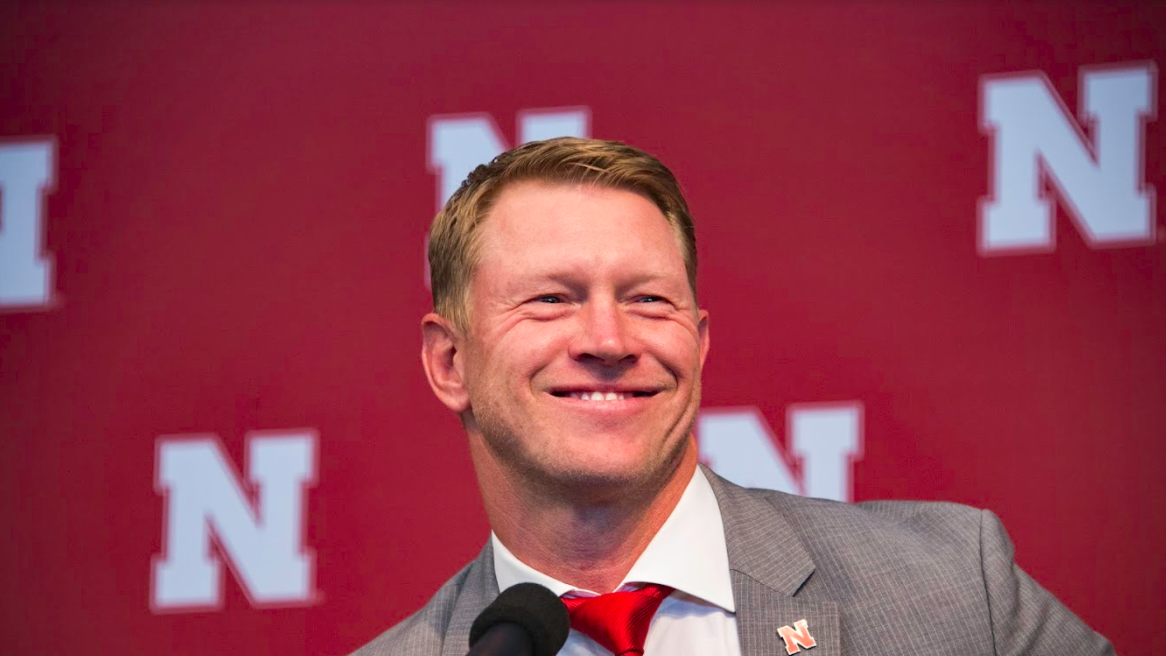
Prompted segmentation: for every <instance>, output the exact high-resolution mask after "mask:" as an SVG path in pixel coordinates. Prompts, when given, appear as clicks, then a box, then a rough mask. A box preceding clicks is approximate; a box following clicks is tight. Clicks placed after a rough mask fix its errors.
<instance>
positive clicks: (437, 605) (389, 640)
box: [352, 563, 473, 656]
mask: <svg viewBox="0 0 1166 656" xmlns="http://www.w3.org/2000/svg"><path fill="white" fill-rule="evenodd" d="M472 565H473V563H470V564H468V565H466V566H465V567H463V568H462V569H461V571H459V572H458V573H457V574H454V575H453V577H452V578H450V579H449V580H448V581H446V582H445V583H444V584H443V585H442V586H441V587H440V588H438V590H437V592H436V593H435V594H434V595H433V597H432V598H431V599H430V600H429V602H428V603H426V604H425V605H424V606H422V607H421V609H420V610H418V611H417V612H415V613H413V614H412V615H410V616H409V617H407V618H405V619H404V620H401V622H399V623H398V624H397V625H395V626H393V627H392V628H390V629H389V630H388V631H385V632H384V633H382V634H380V635H379V636H377V637H376V638H374V639H373V640H372V642H370V643H368V644H367V645H365V646H363V647H361V648H360V649H358V650H357V651H355V652H353V653H352V656H429V655H430V654H432V655H433V656H436V655H437V654H440V653H441V648H442V644H443V641H444V637H445V632H446V627H448V626H449V620H450V617H451V616H452V615H453V609H454V606H455V605H456V603H457V599H458V596H459V595H460V594H461V591H462V588H463V587H464V586H465V582H466V577H467V576H468V575H469V571H470V567H471V566H472Z"/></svg>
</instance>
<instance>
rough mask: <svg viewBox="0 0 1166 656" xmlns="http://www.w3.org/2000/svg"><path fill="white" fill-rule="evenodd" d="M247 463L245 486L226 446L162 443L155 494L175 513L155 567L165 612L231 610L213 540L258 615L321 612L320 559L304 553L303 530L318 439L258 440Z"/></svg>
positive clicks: (306, 435)
mask: <svg viewBox="0 0 1166 656" xmlns="http://www.w3.org/2000/svg"><path fill="white" fill-rule="evenodd" d="M246 459H247V464H248V467H247V479H248V480H247V482H246V483H245V482H243V481H240V480H239V478H238V477H237V476H236V475H235V473H234V468H233V467H232V465H231V464H230V462H229V461H228V459H227V457H226V456H225V454H224V452H223V448H222V445H221V443H220V442H219V440H218V438H217V437H215V436H203V437H190V436H185V437H162V438H159V440H158V446H157V462H156V463H155V465H156V467H157V470H156V476H157V480H156V482H155V485H156V488H157V490H158V492H159V493H160V494H162V495H163V496H164V497H165V499H166V502H165V503H166V513H165V520H164V526H163V536H162V544H163V546H162V548H163V553H162V555H161V556H160V557H155V559H154V567H153V581H152V595H151V600H150V601H151V607H152V608H153V609H154V610H155V611H175V610H179V611H188V610H200V609H208V608H221V607H222V603H223V593H222V578H223V575H222V566H221V565H222V563H221V562H220V560H219V558H218V557H217V555H216V554H215V553H213V551H212V547H211V541H212V538H213V539H214V541H215V542H217V545H218V551H219V553H220V554H222V555H225V556H227V557H228V559H229V562H230V564H231V565H232V566H233V567H232V569H233V572H234V574H235V577H236V579H237V580H238V581H239V583H240V585H241V586H242V588H243V591H244V593H245V594H246V595H247V598H248V599H249V600H250V601H251V604H252V605H253V606H272V605H280V606H282V605H305V604H310V603H312V601H313V597H314V573H315V572H314V570H315V555H314V554H313V553H312V552H310V551H309V550H306V549H305V548H304V544H303V538H304V535H303V530H304V520H305V513H304V510H305V507H304V488H305V487H307V486H309V485H312V484H314V483H315V479H316V435H315V434H314V433H312V432H310V431H298V432H295V433H286V432H284V433H281V434H267V435H262V436H261V435H256V434H251V435H248V436H247V458H246ZM249 491H253V492H254V494H249Z"/></svg>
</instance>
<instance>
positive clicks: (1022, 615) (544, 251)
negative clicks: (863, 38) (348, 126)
mask: <svg viewBox="0 0 1166 656" xmlns="http://www.w3.org/2000/svg"><path fill="white" fill-rule="evenodd" d="M429 259H430V265H431V270H432V279H433V298H434V312H432V313H430V314H427V315H426V316H425V317H424V319H422V335H423V348H422V356H421V357H422V363H423V365H424V369H425V373H426V375H427V377H428V379H429V383H430V385H431V386H432V388H433V391H434V393H435V394H436V395H437V397H438V399H440V400H441V402H442V403H444V404H445V405H446V406H447V407H449V409H450V410H452V411H453V412H454V413H456V414H457V416H458V417H459V418H460V419H461V422H462V425H463V426H464V427H465V430H466V434H467V436H468V439H469V445H470V454H471V456H472V459H473V463H474V468H475V471H476V473H477V476H478V483H479V486H480V489H481V492H482V498H483V501H484V504H485V508H486V513H487V516H488V518H489V521H490V526H491V528H492V535H491V536H490V539H489V541H488V542H487V544H486V546H485V548H484V549H483V551H482V553H481V555H480V556H479V557H478V558H477V559H476V560H474V561H473V562H472V563H470V564H469V565H467V566H466V567H465V568H464V569H463V570H462V571H461V572H459V573H458V574H457V575H455V576H454V577H453V578H452V579H451V580H450V581H449V582H448V583H446V584H445V585H444V586H443V587H442V588H441V589H440V590H439V591H438V593H437V594H436V595H435V596H434V598H433V600H432V601H430V603H429V604H428V605H426V606H425V607H424V608H422V609H421V610H420V611H418V612H417V613H416V614H414V615H413V616H412V617H410V618H408V619H407V620H405V621H404V622H402V623H401V624H399V625H398V626H396V627H394V628H393V629H391V630H389V631H388V632H386V633H385V634H383V635H382V636H380V637H379V638H377V639H376V640H374V641H373V642H372V643H370V644H369V645H367V646H366V647H365V648H364V649H362V650H361V651H360V652H358V653H359V654H367V655H372V654H381V655H389V654H391V655H394V656H398V655H399V656H414V655H416V656H428V655H438V654H442V655H445V656H451V655H455V654H457V655H460V654H464V653H465V652H466V650H467V646H468V635H469V630H470V625H471V623H472V622H473V620H474V618H475V617H477V615H478V614H479V613H480V612H481V611H482V610H483V609H484V608H485V607H486V606H487V605H488V604H489V603H490V602H491V601H493V599H494V598H495V597H497V596H498V594H499V591H500V590H503V589H506V588H509V587H511V586H513V585H516V584H518V583H523V582H534V583H539V584H542V585H544V586H546V587H548V588H550V589H551V590H552V591H553V592H555V593H556V594H558V595H560V596H561V597H563V599H564V603H565V604H566V605H567V607H568V608H569V609H570V611H571V622H572V630H571V633H570V636H569V638H568V640H567V643H566V645H565V646H564V647H563V649H562V650H561V652H560V653H561V654H566V655H568V656H579V655H599V656H606V655H607V654H617V655H618V654H627V653H633V654H636V653H646V654H648V655H649V656H673V655H677V656H682V655H687V654H691V655H694V656H695V655H700V656H716V655H727V656H738V655H745V656H762V655H765V656H771V655H774V654H783V653H784V654H793V653H798V652H800V651H803V650H809V649H813V650H815V653H817V654H850V653H853V654H865V653H881V654H908V653H909V654H952V655H953V656H954V655H957V654H958V655H960V656H963V655H967V654H1050V655H1052V654H1056V655H1058V656H1061V655H1063V654H1105V653H1112V650H1111V649H1110V647H1109V645H1108V643H1107V642H1106V641H1105V640H1104V638H1102V637H1101V636H1099V635H1098V634H1096V633H1094V632H1093V631H1092V630H1090V629H1089V627H1087V626H1085V625H1084V624H1083V623H1081V622H1080V620H1078V619H1077V618H1076V617H1075V616H1073V614H1072V613H1071V612H1069V611H1068V610H1067V609H1065V608H1064V607H1063V606H1061V605H1060V604H1059V603H1058V602H1057V601H1056V600H1055V599H1054V598H1053V597H1052V596H1051V595H1049V594H1048V593H1047V592H1045V591H1044V590H1043V589H1041V588H1040V586H1039V585H1037V584H1036V583H1035V582H1033V581H1032V579H1030V578H1029V577H1028V576H1027V575H1025V574H1024V573H1023V572H1021V571H1020V570H1019V569H1017V568H1016V567H1015V566H1014V565H1013V563H1012V547H1011V544H1010V543H1009V542H1008V538H1007V536H1006V534H1005V533H1004V531H1003V528H1002V527H1001V526H1000V524H999V522H998V521H997V520H996V519H995V517H994V516H993V515H992V514H991V513H988V512H986V511H979V510H975V509H972V508H966V507H962V506H956V505H953V504H923V503H895V502H874V503H866V504H854V505H848V504H840V503H835V502H830V501H823V500H816V499H802V498H800V497H794V496H789V495H785V494H781V493H778V492H773V491H766V490H746V489H742V488H739V487H736V486H734V485H732V484H730V483H728V482H726V481H724V480H722V479H720V478H718V477H717V476H716V475H715V474H713V473H712V472H711V471H708V470H706V469H704V468H703V467H700V466H698V455H697V447H696V441H695V439H694V437H693V433H692V427H693V423H694V421H695V419H696V414H697V410H698V408H699V405H700V374H701V369H702V367H703V365H704V361H705V357H706V356H707V354H708V349H709V316H708V312H706V311H704V310H701V309H700V308H699V306H698V305H697V301H696V243H695V231H694V228H693V221H692V217H691V215H690V214H689V211H688V207H687V204H686V203H685V200H684V198H683V196H682V195H681V194H680V189H679V185H678V184H677V182H676V179H675V178H674V177H673V175H672V173H671V172H670V171H669V170H668V169H667V168H666V167H665V166H664V165H663V164H661V163H660V162H659V161H658V160H657V159H656V158H654V157H652V156H651V155H649V154H647V153H645V152H643V151H640V150H637V149H635V148H632V147H630V146H627V145H624V144H620V143H615V142H609V141H598V140H589V139H575V138H562V139H552V140H549V141H544V142H532V143H529V144H526V145H523V146H520V147H518V148H516V149H514V150H512V151H509V152H507V153H504V154H503V155H500V156H499V157H498V158H496V159H495V160H494V161H492V162H491V163H490V164H488V165H484V166H480V167H478V168H477V169H476V170H475V171H474V172H473V173H471V174H470V176H469V178H468V179H467V180H466V181H465V183H463V184H462V186H461V188H460V189H459V190H458V191H457V192H456V193H455V194H454V195H453V196H452V197H451V198H450V200H449V202H448V203H447V204H446V206H445V207H444V208H443V209H442V211H441V212H440V213H439V214H438V215H437V217H436V218H435V219H434V223H433V226H432V228H431V231H430V246H429ZM633 607H634V608H635V609H636V611H635V612H634V613H632V614H633V615H634V616H635V619H627V618H623V619H614V620H613V618H617V617H618V616H620V611H619V610H618V609H620V608H625V609H628V608H633Z"/></svg>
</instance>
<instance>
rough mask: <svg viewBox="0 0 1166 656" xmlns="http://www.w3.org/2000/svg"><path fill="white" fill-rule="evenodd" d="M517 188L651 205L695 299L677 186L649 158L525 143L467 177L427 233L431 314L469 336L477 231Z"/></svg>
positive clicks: (559, 142) (586, 146) (689, 235)
mask: <svg viewBox="0 0 1166 656" xmlns="http://www.w3.org/2000/svg"><path fill="white" fill-rule="evenodd" d="M522 181H540V182H549V183H562V184H592V185H597V186H600V187H610V188H615V189H625V190H628V191H632V192H635V193H638V194H640V195H642V196H644V197H646V198H647V199H648V200H651V201H652V202H653V203H655V205H656V207H658V208H659V209H660V212H661V213H662V214H663V215H664V218H665V219H667V220H668V223H669V225H671V226H672V229H673V231H674V232H675V233H676V238H677V242H678V243H679V245H680V250H681V253H682V255H683V257H684V267H685V270H686V273H687V274H688V285H689V287H690V288H691V289H692V294H693V297H694V298H695V297H696V230H695V227H694V225H693V220H692V215H691V214H689V211H688V203H686V202H685V200H684V196H683V195H682V194H681V192H680V184H679V183H678V182H677V181H676V176H674V175H672V171H670V170H668V167H666V166H664V164H663V163H662V162H661V161H660V160H658V159H656V158H655V157H654V156H652V155H650V154H648V153H646V152H644V151H642V150H640V149H638V148H635V147H632V146H629V145H627V144H625V143H621V142H619V141H604V140H601V139H582V138H577V137H558V138H555V139H547V140H545V141H532V142H529V143H526V144H523V145H521V146H519V147H517V148H514V149H512V150H509V151H507V152H505V153H502V154H501V155H499V156H497V157H495V158H494V159H493V160H491V161H490V163H489V164H482V165H480V166H478V167H477V168H475V169H474V170H473V171H471V172H470V174H469V176H467V177H466V179H465V181H464V182H462V184H461V186H460V187H458V190H457V191H456V192H454V194H453V195H452V196H450V198H449V200H448V201H446V203H445V206H444V207H443V208H442V209H441V211H440V212H438V213H437V216H436V217H434V219H433V224H432V226H430V228H429V270H430V280H431V286H432V290H433V309H434V311H435V312H437V314H439V315H441V316H443V317H445V318H446V319H448V320H450V321H451V322H453V324H454V325H455V326H457V327H458V328H460V329H463V330H465V329H468V328H469V308H468V307H467V305H468V304H467V300H468V296H469V287H470V280H471V278H472V276H473V272H474V269H475V267H476V266H477V264H478V251H479V243H480V239H479V229H480V228H481V226H482V224H483V222H484V221H485V220H486V217H487V216H488V215H489V213H490V210H491V209H492V208H493V206H494V203H495V202H496V201H497V199H498V195H499V194H500V193H501V192H502V190H503V189H505V188H506V187H507V186H508V185H511V184H513V183H515V182H522Z"/></svg>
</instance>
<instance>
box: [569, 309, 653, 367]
mask: <svg viewBox="0 0 1166 656" xmlns="http://www.w3.org/2000/svg"><path fill="white" fill-rule="evenodd" d="M576 317H577V318H578V321H579V325H578V332H577V334H576V336H575V339H574V340H572V342H571V346H570V354H571V357H572V358H574V359H576V360H579V361H582V362H595V363H602V364H603V365H606V366H615V365H619V364H627V363H631V362H634V361H635V360H636V358H638V357H639V346H637V344H638V343H639V341H638V340H637V339H636V338H635V336H634V335H633V334H632V332H631V329H632V327H631V325H629V319H630V318H629V317H627V316H625V314H624V313H623V312H622V311H621V310H620V307H619V304H618V303H617V302H616V301H614V300H603V301H599V300H592V301H590V302H588V303H586V304H584V307H583V308H581V310H580V312H579V313H578V314H577V315H576Z"/></svg>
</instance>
